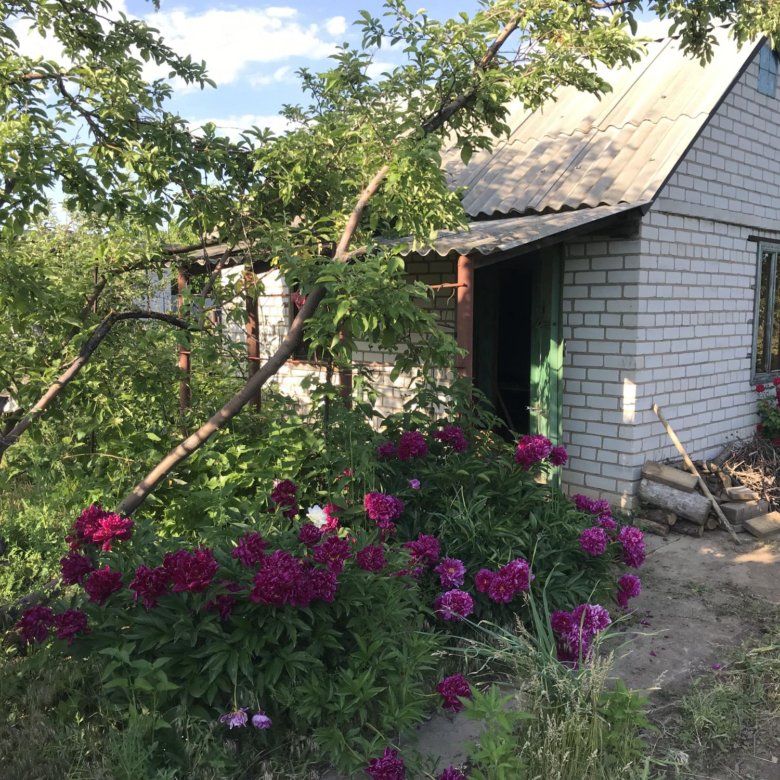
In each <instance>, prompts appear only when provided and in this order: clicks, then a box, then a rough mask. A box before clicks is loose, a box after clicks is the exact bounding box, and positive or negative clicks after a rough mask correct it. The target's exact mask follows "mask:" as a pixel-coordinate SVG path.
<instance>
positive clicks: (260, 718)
mask: <svg viewBox="0 0 780 780" xmlns="http://www.w3.org/2000/svg"><path fill="white" fill-rule="evenodd" d="M252 725H253V726H254V727H255V728H256V729H257V730H258V731H262V730H263V729H270V728H271V726H272V725H273V721H272V720H271V719H270V718H269V717H268V715H266V714H265V713H264V712H262V711H261V712H256V713H255V714H254V715H252Z"/></svg>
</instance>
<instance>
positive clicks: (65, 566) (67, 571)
mask: <svg viewBox="0 0 780 780" xmlns="http://www.w3.org/2000/svg"><path fill="white" fill-rule="evenodd" d="M94 570H95V564H94V563H92V559H91V558H90V557H89V556H88V555H82V554H81V553H78V552H76V551H75V550H70V551H69V552H68V554H67V555H66V556H65V557H64V558H60V571H61V572H62V581H63V582H64V583H65V584H66V585H77V584H81V583H82V582H84V580H85V579H86V578H87V576H88V575H89V573H90V572H93V571H94Z"/></svg>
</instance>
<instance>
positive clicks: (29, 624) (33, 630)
mask: <svg viewBox="0 0 780 780" xmlns="http://www.w3.org/2000/svg"><path fill="white" fill-rule="evenodd" d="M53 625H54V612H53V611H52V610H51V609H50V608H49V607H44V606H41V605H38V606H37V607H30V608H29V609H26V610H25V611H24V612H23V613H22V616H21V617H20V618H19V622H18V623H17V624H16V630H17V631H18V633H19V636H20V637H21V638H22V639H23V640H24V641H25V642H29V643H32V642H43V641H45V640H46V638H47V637H48V636H49V630H50V629H51V627H52V626H53Z"/></svg>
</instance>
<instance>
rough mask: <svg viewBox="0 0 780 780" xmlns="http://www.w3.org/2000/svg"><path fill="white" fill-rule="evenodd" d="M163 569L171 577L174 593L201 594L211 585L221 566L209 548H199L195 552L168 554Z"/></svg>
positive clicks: (182, 551) (180, 551)
mask: <svg viewBox="0 0 780 780" xmlns="http://www.w3.org/2000/svg"><path fill="white" fill-rule="evenodd" d="M163 568H164V569H165V571H167V572H168V574H169V575H170V578H171V582H172V583H173V590H174V592H176V593H181V592H183V591H188V592H189V593H200V592H202V591H204V590H206V588H208V586H209V585H211V581H212V580H213V579H214V575H215V574H216V573H217V571H218V570H219V564H218V563H217V561H216V560H215V558H214V553H213V552H212V551H211V550H210V549H209V548H208V547H198V548H197V549H196V550H195V551H194V552H188V551H187V550H177V551H176V552H175V553H168V554H167V555H166V556H165V557H164V558H163Z"/></svg>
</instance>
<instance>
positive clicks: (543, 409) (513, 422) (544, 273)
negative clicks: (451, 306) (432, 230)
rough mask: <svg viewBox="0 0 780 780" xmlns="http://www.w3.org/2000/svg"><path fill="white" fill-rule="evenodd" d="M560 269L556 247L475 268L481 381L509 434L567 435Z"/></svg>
mask: <svg viewBox="0 0 780 780" xmlns="http://www.w3.org/2000/svg"><path fill="white" fill-rule="evenodd" d="M561 270H562V269H561V255H560V252H559V251H558V250H557V249H555V248H553V249H550V250H543V251H540V252H533V253H529V254H528V255H525V256H521V257H516V258H512V259H510V260H507V261H505V262H503V263H497V264H495V265H492V266H488V267H483V268H477V270H476V271H475V275H474V354H473V365H474V384H475V386H476V387H477V388H478V389H479V390H480V391H481V392H482V393H483V394H484V395H485V396H486V398H487V399H488V401H490V403H491V405H492V407H493V409H494V410H495V412H496V414H497V415H498V416H499V417H500V418H501V419H502V420H503V423H504V426H505V429H503V430H502V431H501V432H502V433H504V434H506V435H507V436H510V435H511V433H512V432H514V433H518V434H523V433H542V434H544V435H545V436H549V437H550V438H551V439H552V440H553V441H555V442H556V443H557V442H559V441H560V433H561V432H560V402H561V392H562V375H561V374H562V365H563V342H562V339H561Z"/></svg>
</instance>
